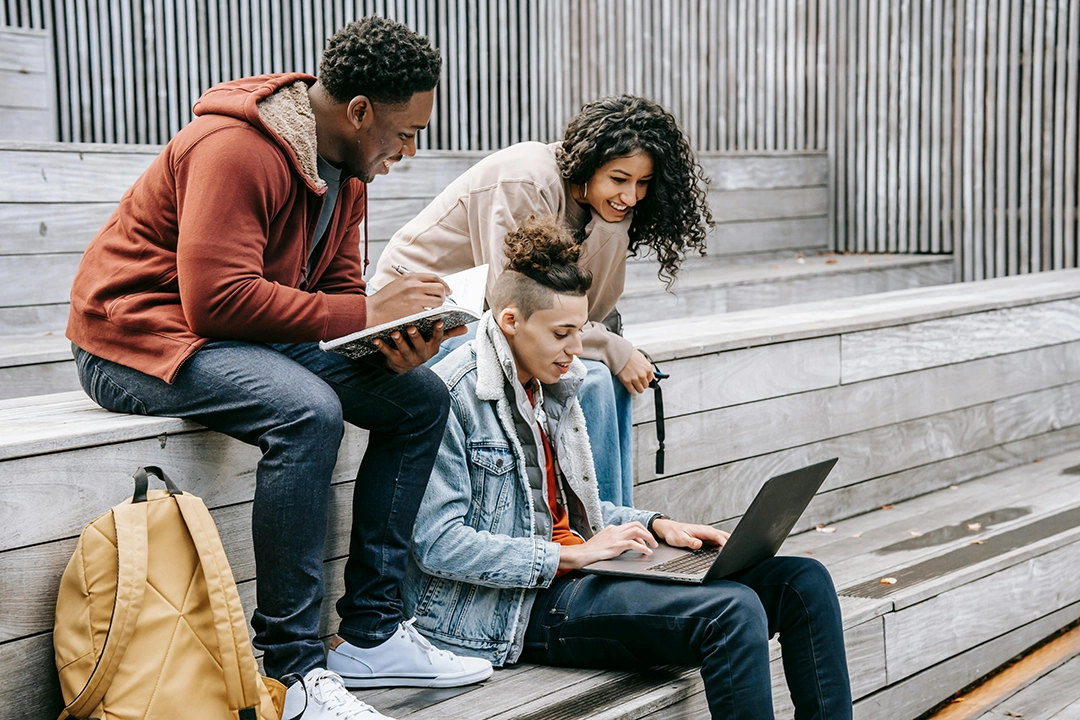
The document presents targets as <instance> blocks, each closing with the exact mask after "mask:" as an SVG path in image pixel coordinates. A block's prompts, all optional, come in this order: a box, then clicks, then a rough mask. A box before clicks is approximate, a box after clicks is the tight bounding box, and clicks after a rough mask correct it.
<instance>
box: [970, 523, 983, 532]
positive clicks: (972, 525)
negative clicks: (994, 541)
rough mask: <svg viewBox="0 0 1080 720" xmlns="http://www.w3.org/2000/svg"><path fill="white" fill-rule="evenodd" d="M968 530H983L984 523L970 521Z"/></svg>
mask: <svg viewBox="0 0 1080 720" xmlns="http://www.w3.org/2000/svg"><path fill="white" fill-rule="evenodd" d="M968 530H971V531H973V532H978V531H980V530H982V523H968Z"/></svg>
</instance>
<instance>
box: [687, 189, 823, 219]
mask: <svg viewBox="0 0 1080 720" xmlns="http://www.w3.org/2000/svg"><path fill="white" fill-rule="evenodd" d="M828 195H829V191H828V188H827V187H826V186H820V187H809V188H783V189H779V190H728V191H724V192H716V191H713V192H709V199H708V202H709V208H710V209H711V210H712V213H713V215H715V216H717V217H719V218H723V219H724V220H727V221H745V220H777V219H781V218H797V217H817V216H825V215H828V212H829V197H828Z"/></svg>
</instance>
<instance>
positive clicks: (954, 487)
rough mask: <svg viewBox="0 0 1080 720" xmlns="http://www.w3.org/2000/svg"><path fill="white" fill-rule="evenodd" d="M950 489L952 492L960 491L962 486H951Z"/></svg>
mask: <svg viewBox="0 0 1080 720" xmlns="http://www.w3.org/2000/svg"><path fill="white" fill-rule="evenodd" d="M949 489H950V490H959V489H960V486H959V485H950V486H949Z"/></svg>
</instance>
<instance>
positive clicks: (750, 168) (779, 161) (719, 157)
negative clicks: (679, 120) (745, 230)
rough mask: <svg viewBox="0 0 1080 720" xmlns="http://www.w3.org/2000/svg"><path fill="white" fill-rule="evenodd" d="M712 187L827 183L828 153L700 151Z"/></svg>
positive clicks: (751, 187)
mask: <svg viewBox="0 0 1080 720" xmlns="http://www.w3.org/2000/svg"><path fill="white" fill-rule="evenodd" d="M698 162H699V163H700V164H701V168H702V170H703V171H704V172H705V176H706V177H708V178H709V180H710V182H709V189H710V190H714V191H715V190H764V189H769V188H797V187H810V186H819V185H825V184H827V183H828V181H829V177H828V173H829V167H828V155H827V154H826V153H818V152H784V151H779V150H778V151H774V152H769V153H749V152H748V153H714V152H703V153H698Z"/></svg>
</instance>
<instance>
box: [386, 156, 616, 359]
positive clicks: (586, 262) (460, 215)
mask: <svg viewBox="0 0 1080 720" xmlns="http://www.w3.org/2000/svg"><path fill="white" fill-rule="evenodd" d="M557 146H558V143H552V144H551V145H544V144H543V143H537V142H526V143H519V144H518V145H512V146H510V147H508V148H506V149H505V150H500V151H498V152H496V153H493V154H491V155H489V156H488V157H486V158H484V159H483V160H481V161H480V162H478V163H477V164H476V165H474V166H473V167H471V168H469V169H468V170H467V171H465V173H463V174H462V175H461V177H459V178H458V179H457V180H454V182H452V183H450V185H448V186H447V187H446V189H445V190H443V191H442V192H441V193H440V194H439V196H438V197H436V198H435V199H434V200H432V201H431V203H430V204H429V205H428V206H427V207H426V208H424V209H423V210H422V211H421V212H420V214H419V215H417V216H416V217H415V218H413V219H412V220H410V221H409V222H408V223H406V225H405V226H404V227H403V228H401V230H399V231H398V232H397V233H395V234H394V237H393V238H392V239H391V240H390V244H389V245H388V246H387V247H386V249H385V250H384V251H383V253H382V256H381V257H380V258H379V264H378V266H377V268H376V270H375V275H374V277H372V279H371V283H370V286H371V287H373V288H375V289H378V288H381V287H383V286H385V285H386V284H387V283H389V282H390V281H392V280H393V279H394V278H396V277H397V273H396V272H395V271H394V269H393V266H394V265H402V266H404V267H407V268H408V269H409V270H411V271H413V272H435V273H438V274H440V275H447V274H449V273H454V272H458V271H460V270H466V269H468V268H471V267H476V266H477V265H482V264H484V263H489V264H490V266H491V267H490V269H489V270H488V292H489V293H490V292H491V288H492V286H493V285H494V283H495V278H497V277H498V276H499V274H500V273H502V271H503V269H504V268H505V267H506V256H505V254H504V252H503V239H504V238H505V237H506V234H507V233H508V232H510V231H511V230H514V229H516V228H517V226H518V225H519V224H520V223H521V221H523V220H525V219H526V218H528V217H529V216H530V215H536V216H537V217H545V216H552V215H554V216H556V217H560V218H562V219H563V220H564V221H565V222H566V223H567V225H568V226H569V227H570V228H572V229H574V230H577V229H579V228H582V227H584V228H585V235H586V237H585V243H584V252H583V253H582V259H581V265H582V267H584V268H587V269H588V270H589V271H591V272H592V274H593V284H592V288H591V289H590V290H589V293H588V296H589V321H590V322H589V324H588V326H587V327H586V329H585V333H584V338H583V340H584V345H585V352H584V357H586V358H589V359H592V360H600V361H602V362H603V363H604V364H605V365H607V366H608V368H610V369H611V371H612V372H614V373H617V372H619V371H620V370H622V369H623V368H624V367H625V366H626V363H627V361H628V360H629V359H630V353H631V352H632V351H633V349H634V346H633V345H632V344H630V341H628V340H626V339H624V338H622V337H619V336H618V335H616V334H615V333H612V332H609V331H608V330H607V328H606V327H604V325H602V324H601V321H602V320H603V319H604V318H605V317H607V315H608V313H610V312H611V310H612V309H613V308H614V307H615V303H616V302H617V301H618V299H619V297H620V296H621V295H622V292H623V284H624V281H625V279H626V255H627V245H628V243H629V236H628V232H629V231H630V222H631V220H632V216H633V213H632V212H630V213H627V216H626V217H625V218H623V220H622V221H621V222H619V223H608V222H605V221H604V220H602V219H600V217H598V216H596V215H595V214H593V213H592V212H591V211H590V210H587V209H585V208H583V207H581V206H580V205H579V204H578V203H576V202H575V201H574V200H573V199H571V197H570V186H569V184H567V183H566V182H565V181H564V180H563V178H562V176H561V175H560V174H559V168H558V165H557V164H556V162H555V148H556V147H557Z"/></svg>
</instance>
